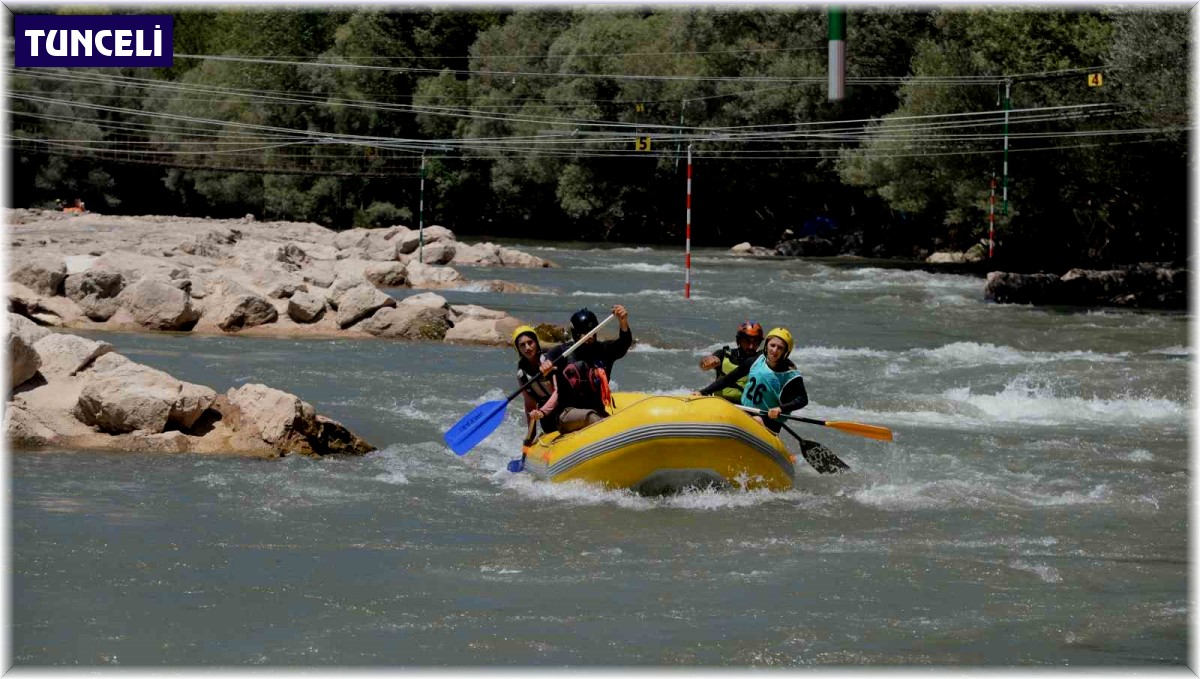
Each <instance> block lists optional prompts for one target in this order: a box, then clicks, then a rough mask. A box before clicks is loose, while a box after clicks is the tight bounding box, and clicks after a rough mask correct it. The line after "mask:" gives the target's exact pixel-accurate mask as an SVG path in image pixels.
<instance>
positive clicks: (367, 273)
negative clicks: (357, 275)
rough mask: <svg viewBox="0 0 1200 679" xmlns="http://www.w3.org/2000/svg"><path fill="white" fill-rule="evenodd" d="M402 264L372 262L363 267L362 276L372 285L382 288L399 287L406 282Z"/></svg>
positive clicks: (406, 278) (406, 276)
mask: <svg viewBox="0 0 1200 679" xmlns="http://www.w3.org/2000/svg"><path fill="white" fill-rule="evenodd" d="M404 266H405V265H403V264H401V263H400V262H379V263H372V264H368V265H367V266H366V268H365V269H363V276H364V277H365V278H366V279H367V281H368V282H370V283H371V284H373V285H378V286H380V287H384V288H400V287H403V286H404V284H405V283H407V282H408V275H407V274H406V273H405V269H404Z"/></svg>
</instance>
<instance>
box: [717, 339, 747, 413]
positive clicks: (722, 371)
mask: <svg viewBox="0 0 1200 679" xmlns="http://www.w3.org/2000/svg"><path fill="white" fill-rule="evenodd" d="M735 353H737V354H738V355H739V357H740V358H741V359H742V360H743V361H744V360H746V359H747V358H749V356H741V352H739V351H737V350H736V349H730V348H729V347H728V346H725V347H721V351H720V352H719V353H718V355H719V356H720V358H721V363H720V364H719V365H718V366H717V379H721V378H722V377H724V376H726V375H728V374H729V373H731V372H733V371H734V370H737V367H738V364H737V363H734V362H733V359H732V358H730V357H731V356H733V355H734V354H735ZM748 379H750V376H749V375H747V376H745V377H743V378H742V379H740V380H738V381H737V386H736V387H725V388H724V389H722V390H721V392H720V396H721V398H723V399H725V400H726V401H732V402H734V403H741V402H742V390H743V389H745V388H746V380H748Z"/></svg>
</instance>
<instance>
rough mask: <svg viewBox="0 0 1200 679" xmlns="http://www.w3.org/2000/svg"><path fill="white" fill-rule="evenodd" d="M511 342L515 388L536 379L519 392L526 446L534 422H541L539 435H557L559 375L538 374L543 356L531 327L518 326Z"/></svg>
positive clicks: (539, 343) (533, 430) (555, 373)
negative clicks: (526, 422) (526, 420)
mask: <svg viewBox="0 0 1200 679" xmlns="http://www.w3.org/2000/svg"><path fill="white" fill-rule="evenodd" d="M512 342H513V347H515V348H516V350H517V354H518V355H519V356H520V359H518V360H517V384H525V383H526V382H529V381H530V380H531V379H533V378H534V376H536V377H537V379H533V381H532V382H530V384H529V386H528V387H526V388H525V389H524V390H523V391H522V392H521V395H522V396H524V397H525V415H526V416H527V417H528V418H529V432H530V436H529V439H527V440H526V444H528V443H530V442H531V439H532V438H533V434H534V432H535V431H536V430H535V429H534V426H533V425H534V423H535V422H537V421H538V420H541V422H542V431H544V432H546V433H547V434H549V433H550V432H552V431H558V410H559V408H558V403H559V399H558V396H559V390H558V380H559V375H558V373H557V372H552V373H550V374H546V373H544V372H543V371H542V369H541V365H542V362H543V361H544V360H545V354H543V353H542V343H541V341H540V340H539V339H538V336H537V330H535V329H534V328H533V326H530V325H522V326H521V327H519V328H517V329H516V330H514V331H513V334H512ZM547 372H549V371H547Z"/></svg>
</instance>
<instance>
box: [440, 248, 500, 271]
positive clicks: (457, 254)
mask: <svg viewBox="0 0 1200 679" xmlns="http://www.w3.org/2000/svg"><path fill="white" fill-rule="evenodd" d="M451 263H452V264H463V265H467V266H503V262H502V261H501V260H500V246H499V245H496V244H495V243H476V244H475V245H467V244H465V243H459V244H458V245H457V247H455V248H454V259H453V260H452V261H451Z"/></svg>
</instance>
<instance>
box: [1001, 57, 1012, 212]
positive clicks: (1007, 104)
mask: <svg viewBox="0 0 1200 679" xmlns="http://www.w3.org/2000/svg"><path fill="white" fill-rule="evenodd" d="M1011 88H1012V81H1011V80H1005V81H1004V171H1003V174H1004V182H1003V184H1002V187H1003V188H1002V189H1001V190H1002V191H1003V198H1002V199H1001V203H1000V205H1001V208H1000V214H1002V215H1004V216H1005V217H1007V216H1008V112H1009V110H1010V109H1012V100H1011V99H1009V94H1010V92H1011Z"/></svg>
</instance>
